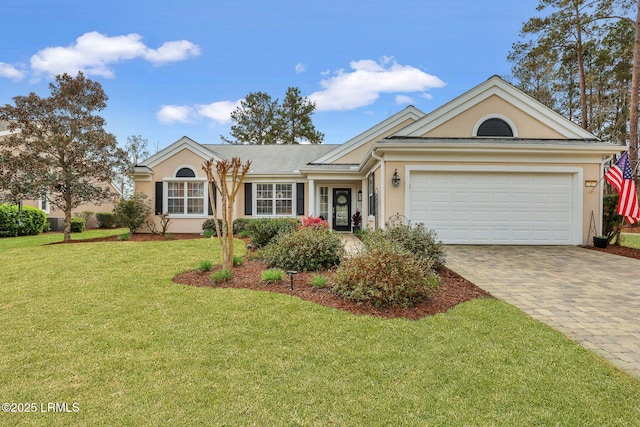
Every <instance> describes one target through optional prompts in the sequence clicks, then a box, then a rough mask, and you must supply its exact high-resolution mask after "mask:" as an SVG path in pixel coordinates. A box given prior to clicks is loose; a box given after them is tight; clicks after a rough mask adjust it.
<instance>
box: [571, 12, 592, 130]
mask: <svg viewBox="0 0 640 427" xmlns="http://www.w3.org/2000/svg"><path fill="white" fill-rule="evenodd" d="M574 5H575V11H576V51H577V54H578V74H579V75H580V79H579V80H580V110H581V112H582V120H581V126H582V128H583V129H587V128H588V127H589V121H588V117H587V79H586V77H585V72H584V56H583V52H582V49H583V47H582V21H581V20H580V9H579V7H578V3H575V4H574Z"/></svg>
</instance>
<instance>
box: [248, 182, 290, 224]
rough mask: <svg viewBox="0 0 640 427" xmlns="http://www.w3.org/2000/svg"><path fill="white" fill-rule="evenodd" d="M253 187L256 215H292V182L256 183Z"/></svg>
mask: <svg viewBox="0 0 640 427" xmlns="http://www.w3.org/2000/svg"><path fill="white" fill-rule="evenodd" d="M255 187H256V194H255V201H256V204H255V206H256V215H264V216H292V215H293V197H294V196H293V184H274V183H268V184H267V183H256V184H255Z"/></svg>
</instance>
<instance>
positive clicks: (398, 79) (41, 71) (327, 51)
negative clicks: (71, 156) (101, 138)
mask: <svg viewBox="0 0 640 427" xmlns="http://www.w3.org/2000/svg"><path fill="white" fill-rule="evenodd" d="M537 4H538V0H519V1H517V2H505V1H504V0H484V1H482V2H479V1H475V0H473V1H472V0H467V1H460V2H444V1H430V0H395V1H378V0H368V1H349V0H329V1H325V0H317V1H313V2H311V1H304V0H235V1H234V0H223V1H221V0H211V1H196V0H181V1H180V2H161V1H158V0H155V1H148V0H140V1H138V0H129V1H121V0H109V1H95V0H84V1H76V0H3V1H2V7H1V8H0V17H1V18H2V25H0V104H2V105H4V104H5V103H11V102H12V97H14V96H16V95H27V94H28V93H30V92H36V93H37V94H39V95H40V96H47V95H48V88H47V85H48V83H49V82H50V81H51V80H52V79H53V77H52V76H54V75H55V74H58V73H61V72H68V73H70V74H73V75H75V74H76V73H77V71H78V70H82V71H83V72H84V73H85V74H86V75H87V76H88V77H89V78H91V79H93V80H96V81H98V82H100V84H102V86H103V88H104V89H105V91H106V93H107V95H108V96H109V101H108V107H107V109H105V110H104V111H103V112H102V113H101V114H102V115H103V117H105V118H106V120H107V130H108V131H109V132H111V133H113V134H114V135H115V136H116V137H117V139H118V141H119V142H120V143H121V144H124V143H125V142H126V140H127V137H128V136H130V135H142V136H143V137H144V138H146V139H147V140H148V141H149V148H150V151H151V152H152V153H153V152H155V150H156V149H161V148H163V147H165V146H167V145H169V144H171V143H172V142H174V141H176V140H178V139H179V138H180V137H182V136H183V135H186V136H189V137H190V138H192V139H194V140H196V141H197V142H200V143H209V144H217V143H221V141H220V135H225V136H226V135H228V132H229V126H230V121H229V113H230V112H231V111H232V110H233V109H234V108H235V106H236V105H237V103H238V102H239V100H241V99H243V98H244V97H245V96H246V95H247V94H248V93H250V92H257V91H262V92H266V93H268V94H270V95H271V96H272V97H273V98H278V99H282V98H283V97H284V94H285V92H286V90H287V88H288V87H290V86H296V87H299V88H300V91H301V93H302V95H303V96H307V97H309V98H310V99H312V100H314V101H315V102H316V103H317V111H316V113H315V114H314V115H313V121H314V123H315V125H316V128H317V129H318V130H319V131H321V132H323V133H324V134H325V143H333V144H339V143H342V142H344V141H346V140H348V139H350V138H352V137H354V136H356V135H357V134H359V133H360V132H362V131H364V130H366V129H368V128H369V127H371V126H373V125H375V124H377V123H378V122H380V121H382V120H384V119H385V118H386V117H388V116H389V115H392V114H394V113H396V112H397V111H400V110H401V109H402V108H404V107H405V106H406V105H409V104H411V105H414V106H416V107H417V108H419V109H421V110H422V111H424V112H429V111H432V110H433V109H435V108H438V107H439V106H441V105H443V104H444V103H446V102H448V101H450V100H451V99H453V98H455V97H456V96H458V95H460V94H462V93H464V92H465V91H467V90H469V89H471V88H472V87H474V86H476V85H477V84H479V83H481V82H483V81H484V80H486V79H488V78H489V77H491V76H492V75H494V74H498V75H501V76H505V75H509V74H510V68H511V66H510V64H509V63H508V62H507V60H506V57H507V54H508V52H509V50H510V48H511V45H512V43H514V42H516V41H518V33H519V30H520V28H521V26H522V23H523V22H524V21H526V20H528V19H529V18H530V17H532V16H534V15H536V11H535V7H536V5H537Z"/></svg>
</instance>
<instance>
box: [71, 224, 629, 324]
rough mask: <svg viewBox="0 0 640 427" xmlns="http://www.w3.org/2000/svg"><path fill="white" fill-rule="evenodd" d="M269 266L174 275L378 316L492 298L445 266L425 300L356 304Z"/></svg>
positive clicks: (308, 276) (305, 277)
mask: <svg viewBox="0 0 640 427" xmlns="http://www.w3.org/2000/svg"><path fill="white" fill-rule="evenodd" d="M196 238H197V239H200V238H202V236H201V235H200V234H181V233H176V234H173V235H171V237H170V239H167V237H166V236H161V235H156V234H132V235H131V236H129V239H128V240H129V241H134V242H143V241H158V240H183V239H196ZM91 241H93V242H95V241H119V239H118V236H109V237H100V238H96V239H86V240H72V241H71V242H70V243H83V242H91ZM586 249H589V250H596V251H601V252H607V253H611V254H615V255H621V256H626V257H630V258H635V259H640V250H639V249H633V248H626V247H620V246H612V245H609V246H608V247H607V248H604V249H601V248H594V247H587V248H586ZM266 269H267V266H266V265H265V264H264V262H262V261H260V260H247V261H246V262H245V263H244V264H243V265H241V266H239V267H235V268H234V269H233V278H232V279H231V280H230V281H228V282H224V283H213V282H212V281H211V273H212V272H210V271H209V272H200V271H187V272H184V273H181V274H179V275H177V276H176V277H174V278H173V281H174V282H175V283H177V284H181V285H189V286H201V287H211V288H243V289H251V290H257V291H266V292H279V293H283V294H288V295H292V296H296V297H298V298H301V299H303V300H307V301H313V302H315V303H317V304H322V305H324V306H328V307H333V308H336V309H339V310H344V311H348V312H351V313H354V314H359V315H370V316H379V317H384V318H407V319H420V318H423V317H425V316H431V315H434V314H437V313H444V312H446V311H447V310H449V309H450V308H453V307H455V306H456V305H458V304H461V303H463V302H465V301H470V300H472V299H475V298H492V296H491V294H489V293H488V292H486V291H484V290H482V289H480V288H478V287H477V286H476V285H474V284H473V283H471V282H469V281H468V280H466V279H465V278H463V277H462V276H460V275H458V274H456V273H455V272H453V271H451V270H449V269H448V268H446V267H442V268H441V269H440V270H439V271H438V274H440V277H441V278H442V281H441V284H440V286H439V287H438V289H437V290H435V291H434V292H433V293H432V295H431V297H430V298H429V300H427V301H423V302H421V303H419V304H417V305H416V306H414V307H411V308H402V307H383V308H376V307H373V306H368V305H361V304H356V303H354V302H350V301H345V300H342V299H340V298H339V297H338V296H337V295H336V294H334V293H333V291H332V290H331V288H330V287H327V288H324V289H314V288H313V286H312V285H311V280H312V277H313V273H299V274H297V275H296V276H295V279H294V289H293V290H291V289H290V279H289V277H288V276H287V277H285V278H284V280H282V281H281V282H280V283H275V284H266V283H264V282H262V281H261V275H262V272H263V271H264V270H266ZM333 273H334V272H333V271H328V272H324V273H323V275H324V276H326V277H327V279H328V282H329V283H330V282H331V278H332V276H333Z"/></svg>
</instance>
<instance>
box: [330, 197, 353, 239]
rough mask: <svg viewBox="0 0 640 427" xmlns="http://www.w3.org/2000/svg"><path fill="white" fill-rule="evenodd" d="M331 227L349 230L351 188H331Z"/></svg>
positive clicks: (338, 229)
mask: <svg viewBox="0 0 640 427" xmlns="http://www.w3.org/2000/svg"><path fill="white" fill-rule="evenodd" d="M333 229H334V230H336V231H351V189H350V188H334V189H333Z"/></svg>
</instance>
